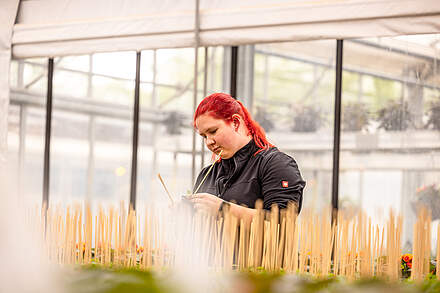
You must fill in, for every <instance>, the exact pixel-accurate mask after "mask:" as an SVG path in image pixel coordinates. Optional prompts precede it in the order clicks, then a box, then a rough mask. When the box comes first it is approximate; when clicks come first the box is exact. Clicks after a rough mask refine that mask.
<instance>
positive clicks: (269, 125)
mask: <svg viewBox="0 0 440 293" xmlns="http://www.w3.org/2000/svg"><path fill="white" fill-rule="evenodd" d="M256 112H257V113H256V114H255V117H254V118H255V121H257V122H258V124H260V125H261V127H263V129H264V131H266V132H270V131H271V130H272V129H274V127H275V125H274V124H273V122H272V120H271V119H270V115H269V113H267V112H266V110H265V109H264V108H263V107H257V111H256Z"/></svg>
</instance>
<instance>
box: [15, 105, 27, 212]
mask: <svg viewBox="0 0 440 293" xmlns="http://www.w3.org/2000/svg"><path fill="white" fill-rule="evenodd" d="M26 121H27V105H24V104H23V105H20V128H19V137H20V143H19V145H18V181H17V183H18V188H17V190H18V196H19V199H20V204H22V203H23V202H22V200H23V178H24V174H23V173H24V162H25V153H26V124H27V122H26Z"/></svg>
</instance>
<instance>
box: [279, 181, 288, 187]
mask: <svg viewBox="0 0 440 293" xmlns="http://www.w3.org/2000/svg"><path fill="white" fill-rule="evenodd" d="M281 185H282V186H283V187H284V188H286V187H289V181H281Z"/></svg>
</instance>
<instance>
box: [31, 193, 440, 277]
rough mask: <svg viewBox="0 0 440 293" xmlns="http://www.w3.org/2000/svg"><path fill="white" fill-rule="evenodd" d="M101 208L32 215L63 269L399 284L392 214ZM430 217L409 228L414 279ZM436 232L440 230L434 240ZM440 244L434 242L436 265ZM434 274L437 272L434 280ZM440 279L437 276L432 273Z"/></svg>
mask: <svg viewBox="0 0 440 293" xmlns="http://www.w3.org/2000/svg"><path fill="white" fill-rule="evenodd" d="M123 207H124V204H123V203H121V206H120V208H119V209H115V208H113V207H109V208H108V209H104V208H102V207H101V208H99V209H98V211H97V213H96V214H95V215H94V214H93V213H92V209H91V207H90V205H89V204H83V205H80V204H76V205H74V206H68V207H67V208H66V209H61V208H60V207H49V208H48V209H47V210H45V209H43V211H45V212H44V213H43V212H41V213H37V212H35V211H32V213H30V215H29V218H30V219H31V218H36V217H37V218H36V219H34V220H32V221H31V222H33V223H39V224H38V226H39V227H40V228H41V232H42V233H41V234H42V235H44V243H45V246H44V247H45V249H46V251H47V254H48V256H49V258H50V259H51V260H52V261H54V262H57V263H60V264H90V263H99V264H102V265H106V266H109V265H112V266H121V267H139V268H141V269H162V268H168V267H173V266H179V265H186V266H188V265H194V266H200V265H203V266H206V267H207V268H211V269H214V270H233V269H239V270H247V269H260V268H264V269H265V270H267V271H279V270H281V269H283V270H285V271H287V272H289V273H299V274H311V275H314V276H328V275H329V274H334V275H338V276H344V277H346V278H347V279H358V278H368V277H373V276H377V277H383V278H387V279H390V280H397V279H399V277H400V272H401V255H402V251H401V235H402V217H401V216H397V217H396V216H395V215H394V214H393V213H392V212H390V214H389V217H388V220H387V221H386V223H383V225H379V224H372V221H371V219H370V218H368V217H367V216H366V215H365V214H363V213H362V212H359V213H358V214H357V215H355V216H353V215H350V214H349V213H344V212H342V211H340V212H339V213H338V216H337V218H336V219H335V221H334V222H331V212H332V211H331V210H330V209H327V210H326V211H320V212H319V213H317V212H313V211H311V210H305V211H303V212H302V214H301V216H300V217H297V213H296V208H295V206H294V205H290V206H289V207H288V208H287V209H285V210H278V208H277V207H276V206H274V207H273V208H272V210H271V211H270V212H268V211H265V210H263V209H262V203H261V202H257V204H256V209H257V213H256V215H255V216H254V217H253V219H252V220H251V221H246V220H244V219H237V218H236V217H234V216H233V215H232V214H231V213H229V211H228V208H227V207H225V209H224V210H223V212H222V214H221V215H210V214H207V213H205V212H202V211H194V210H193V209H192V208H191V207H190V206H188V205H184V204H176V205H174V206H173V207H171V208H170V210H168V211H164V210H163V209H156V208H154V207H153V206H149V207H146V208H145V209H144V210H143V211H142V212H136V211H134V210H128V211H127V210H125V209H124V208H123ZM430 223H431V218H430V215H429V213H428V212H427V211H426V210H425V209H421V210H420V212H419V214H418V218H417V222H416V223H415V224H414V241H413V247H414V248H413V267H412V278H413V279H414V280H422V279H423V278H424V277H425V276H426V275H427V274H428V273H429V259H430V253H431V250H430V240H431V235H430V231H431V230H430ZM439 236H440V229H439V230H438V237H439ZM439 254H440V244H437V256H436V257H437V266H438V265H439V264H438V263H439V262H438V260H439V256H440V255H439ZM438 271H439V270H437V274H438ZM437 276H438V275H437Z"/></svg>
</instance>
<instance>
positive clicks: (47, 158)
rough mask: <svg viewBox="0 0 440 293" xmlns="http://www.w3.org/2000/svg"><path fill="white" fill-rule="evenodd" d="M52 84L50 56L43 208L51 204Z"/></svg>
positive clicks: (51, 61)
mask: <svg viewBox="0 0 440 293" xmlns="http://www.w3.org/2000/svg"><path fill="white" fill-rule="evenodd" d="M52 84H53V58H49V61H48V66H47V96H46V97H47V99H46V132H45V142H44V170H43V172H44V173H43V209H46V210H47V208H48V206H49V175H50V136H51V128H52Z"/></svg>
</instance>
